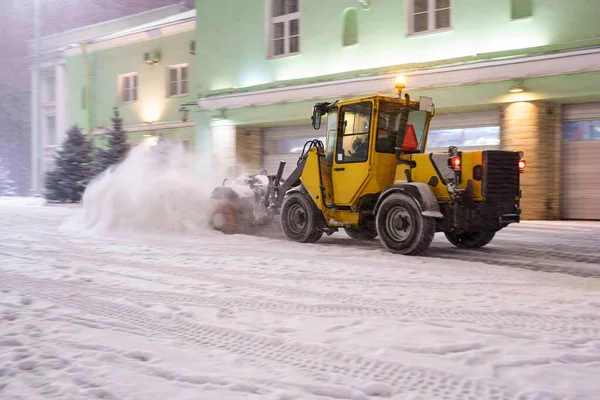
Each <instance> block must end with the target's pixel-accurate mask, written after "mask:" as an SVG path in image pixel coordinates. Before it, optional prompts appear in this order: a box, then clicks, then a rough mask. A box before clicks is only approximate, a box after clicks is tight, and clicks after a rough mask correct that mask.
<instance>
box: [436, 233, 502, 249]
mask: <svg viewBox="0 0 600 400" xmlns="http://www.w3.org/2000/svg"><path fill="white" fill-rule="evenodd" d="M444 235H446V239H448V241H449V242H450V243H452V244H453V245H455V246H456V247H459V248H461V249H475V248H478V247H483V246H485V245H486V244H488V243H489V242H491V241H492V239H493V238H494V236H495V235H496V232H485V231H477V232H463V233H454V232H444Z"/></svg>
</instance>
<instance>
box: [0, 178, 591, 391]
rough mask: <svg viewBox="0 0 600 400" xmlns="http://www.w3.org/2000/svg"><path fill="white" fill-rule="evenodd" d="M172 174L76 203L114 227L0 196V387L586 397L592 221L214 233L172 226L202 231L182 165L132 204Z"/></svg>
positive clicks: (197, 196)
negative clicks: (489, 229)
mask: <svg viewBox="0 0 600 400" xmlns="http://www.w3.org/2000/svg"><path fill="white" fill-rule="evenodd" d="M175 170H176V169H169V168H167V169H166V170H165V172H164V173H161V174H159V176H152V174H148V173H147V171H146V172H144V171H142V170H138V171H137V172H134V171H129V172H128V173H127V174H122V175H119V174H118V173H117V174H116V175H113V176H111V177H106V178H105V179H112V182H113V184H112V185H109V187H110V188H111V189H110V190H108V189H105V190H103V191H100V192H99V193H96V194H93V195H91V196H92V197H88V199H90V198H93V199H95V201H93V202H92V203H91V204H93V205H98V207H104V208H103V209H102V210H101V211H103V212H106V210H113V211H114V213H113V214H111V215H112V217H110V222H111V223H110V224H107V223H106V221H105V220H103V219H102V218H97V220H96V223H92V224H88V225H85V224H84V225H83V226H82V225H81V223H82V219H81V218H82V214H83V213H84V209H83V208H81V207H57V206H45V205H43V203H41V202H40V201H39V200H37V199H34V200H31V199H8V200H7V199H0V399H2V400H4V399H7V400H8V399H28V400H29V399H32V400H35V399H44V400H45V399H90V398H91V399H94V398H100V399H143V400H152V399H157V400H164V399H211V400H212V399H219V400H221V399H282V400H283V399H361V400H362V399H382V398H387V399H398V400H400V399H402V400H404V399H411V400H416V399H427V400H429V399H434V400H437V399H445V400H454V399H474V400H487V399H520V400H533V399H557V400H558V399H560V400H563V399H572V400H575V399H577V400H586V399H589V400H592V399H597V398H598V393H600V381H599V380H598V376H599V374H600V295H599V293H600V279H598V278H597V276H598V275H597V274H596V272H597V271H600V266H599V265H598V264H599V262H598V260H600V249H598V243H599V242H598V238H600V224H598V223H577V222H570V223H566V222H565V223H562V222H553V223H548V222H543V223H536V222H530V223H529V222H526V223H523V224H520V225H515V226H512V227H509V228H507V229H506V230H505V231H503V232H501V233H500V234H499V235H498V236H497V238H495V239H494V241H493V242H492V243H491V244H490V246H489V248H485V249H482V250H480V251H473V252H469V251H463V250H459V249H455V248H453V247H452V246H450V245H449V244H448V243H447V242H446V241H445V239H444V238H443V236H440V235H437V236H436V239H435V241H434V243H433V245H432V249H431V251H430V252H429V254H428V256H427V257H407V256H398V255H393V254H390V253H388V252H386V251H385V250H384V249H383V248H382V247H381V246H380V245H379V244H378V243H377V242H376V241H373V242H369V243H357V242H355V241H353V240H351V239H349V238H347V237H345V236H344V235H342V234H336V235H334V236H332V237H325V238H323V239H322V240H321V241H320V242H319V243H317V244H314V245H309V244H297V243H292V242H289V241H286V240H285V239H283V238H282V237H281V235H279V234H276V233H273V234H272V235H270V237H250V236H241V235H235V236H226V235H222V234H220V233H217V232H212V231H207V230H204V229H201V228H198V229H192V228H191V227H190V228H189V229H179V228H176V229H171V228H172V227H173V226H174V225H173V224H172V222H177V221H188V222H190V224H194V223H196V221H200V222H198V223H199V224H201V218H200V219H199V220H195V219H194V218H197V216H194V215H193V214H194V213H196V212H198V210H196V209H186V208H185V207H187V206H188V205H190V204H191V203H193V202H194V201H199V202H202V201H204V200H203V198H202V195H201V194H202V193H204V192H203V191H202V190H200V189H197V188H202V187H205V185H202V184H201V185H200V186H198V185H196V184H195V183H191V182H192V181H189V180H187V178H186V177H185V176H183V177H182V176H178V177H177V178H176V179H178V180H180V181H179V182H180V185H179V186H178V187H188V188H195V189H194V190H192V191H191V192H188V193H192V195H190V196H187V197H186V196H183V199H182V198H179V200H177V199H178V198H177V196H174V197H172V198H168V196H167V195H165V193H171V192H169V191H168V190H166V191H162V189H161V190H158V191H156V190H155V191H148V192H146V194H145V195H144V196H141V197H136V194H135V193H139V190H142V191H144V190H146V189H145V188H147V187H155V188H158V187H160V188H169V187H171V186H169V185H159V184H158V183H157V182H163V183H164V182H169V179H171V178H174V177H173V176H172V175H171V177H170V178H167V177H169V174H171V173H172V172H173V171H175ZM136 174H137V175H136ZM161 177H162V178H161ZM163 178H164V179H165V180H164V181H161V179H163ZM142 181H143V182H145V183H144V184H142ZM116 182H121V183H122V182H126V183H128V184H130V185H131V186H133V185H137V188H136V190H138V192H136V191H134V192H128V191H127V190H124V188H123V185H120V184H116ZM171 182H172V180H171ZM155 184H156V185H155ZM98 187H100V185H99V186H98ZM118 188H120V189H119V190H117V189H118ZM196 189H197V191H195V190H196ZM89 193H93V192H89ZM100 194H102V195H100ZM94 196H96V197H94ZM173 198H175V199H176V202H177V201H179V203H178V204H180V205H181V207H182V208H181V209H179V210H178V211H177V212H174V213H172V214H166V211H164V207H165V205H166V204H169V201H172V200H173ZM184 199H185V201H184ZM144 200H146V201H147V203H146V202H145V201H144ZM100 204H101V206H100ZM120 207H122V208H120ZM92 210H95V211H98V209H96V208H94V207H93V208H92ZM136 210H141V211H142V213H144V214H145V215H147V216H157V218H158V215H161V217H160V218H167V219H169V218H171V219H170V220H169V221H170V223H169V224H166V225H165V224H158V223H150V224H148V223H147V221H142V220H140V219H138V216H136V215H129V214H128V213H134V212H135V211H136ZM87 211H90V209H88V210H87ZM161 213H162V214H161ZM97 217H98V215H97ZM150 219H152V218H150ZM74 221H75V222H74ZM88 221H89V220H88ZM65 222H68V223H65ZM175 225H177V224H175ZM111 227H112V228H111ZM149 227H150V228H151V231H148V230H147V228H149ZM84 228H85V229H84ZM87 228H93V229H87ZM100 228H102V229H100ZM114 228H116V230H115V229H114ZM121 228H122V229H121ZM182 233H183V234H182ZM546 265H554V267H552V268H557V271H558V272H557V273H548V272H542V271H536V270H532V269H542V270H544V269H545V266H546ZM561 266H562V269H560V268H559V267H561ZM579 267H582V268H579ZM572 274H583V275H585V274H592V275H593V276H574V275H572Z"/></svg>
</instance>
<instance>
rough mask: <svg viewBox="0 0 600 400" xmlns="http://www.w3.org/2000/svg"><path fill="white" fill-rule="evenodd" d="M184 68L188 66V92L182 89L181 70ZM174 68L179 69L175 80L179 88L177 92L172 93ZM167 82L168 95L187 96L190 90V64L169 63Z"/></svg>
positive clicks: (166, 71)
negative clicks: (172, 72)
mask: <svg viewBox="0 0 600 400" xmlns="http://www.w3.org/2000/svg"><path fill="white" fill-rule="evenodd" d="M183 68H187V79H186V80H185V81H186V82H187V86H186V92H185V93H183V92H182V89H181V82H183V79H181V70H182V69H183ZM172 69H176V70H177V80H176V81H175V82H176V83H177V90H176V93H175V94H171V70H172ZM165 73H166V79H165V81H166V83H167V87H166V90H167V97H183V96H187V95H188V94H189V92H190V65H189V64H187V63H186V64H176V65H168V66H167V68H166V70H165Z"/></svg>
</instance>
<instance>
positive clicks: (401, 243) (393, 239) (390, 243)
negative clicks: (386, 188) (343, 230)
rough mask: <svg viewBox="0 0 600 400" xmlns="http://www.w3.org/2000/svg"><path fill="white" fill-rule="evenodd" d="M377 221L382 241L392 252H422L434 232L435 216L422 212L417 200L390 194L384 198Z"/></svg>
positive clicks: (430, 240)
mask: <svg viewBox="0 0 600 400" xmlns="http://www.w3.org/2000/svg"><path fill="white" fill-rule="evenodd" d="M376 223H377V234H378V235H379V240H380V241H381V243H382V244H383V245H384V246H385V247H386V248H387V249H388V250H389V251H391V252H393V253H398V254H413V255H416V254H420V253H422V252H424V251H425V250H426V249H427V248H428V247H429V245H430V244H431V242H432V240H433V236H434V235H435V219H434V218H431V217H426V216H424V215H422V214H421V209H420V207H419V205H418V204H417V202H416V201H415V200H414V199H413V198H412V197H410V196H407V195H405V194H400V193H394V194H390V195H389V196H388V197H387V198H386V199H385V200H383V202H382V203H381V206H380V207H379V211H378V213H377V217H376Z"/></svg>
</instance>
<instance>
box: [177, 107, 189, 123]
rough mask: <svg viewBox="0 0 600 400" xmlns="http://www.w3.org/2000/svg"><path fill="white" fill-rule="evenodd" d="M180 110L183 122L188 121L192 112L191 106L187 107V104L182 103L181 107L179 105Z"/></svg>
mask: <svg viewBox="0 0 600 400" xmlns="http://www.w3.org/2000/svg"><path fill="white" fill-rule="evenodd" d="M179 112H180V113H181V120H182V121H183V122H186V121H187V120H188V116H189V114H190V110H189V108H187V107H186V106H185V105H182V106H181V107H179Z"/></svg>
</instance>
